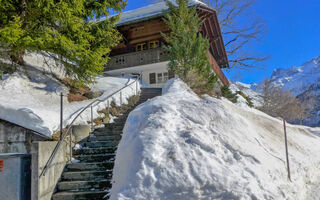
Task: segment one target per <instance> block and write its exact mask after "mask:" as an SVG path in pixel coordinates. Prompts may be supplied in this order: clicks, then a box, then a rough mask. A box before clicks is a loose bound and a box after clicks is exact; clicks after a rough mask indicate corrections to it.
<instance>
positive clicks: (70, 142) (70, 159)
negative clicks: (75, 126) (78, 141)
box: [69, 127, 73, 162]
mask: <svg viewBox="0 0 320 200" xmlns="http://www.w3.org/2000/svg"><path fill="white" fill-rule="evenodd" d="M72 132H73V130H72V127H71V130H70V141H69V145H70V149H69V151H70V158H69V162H72Z"/></svg>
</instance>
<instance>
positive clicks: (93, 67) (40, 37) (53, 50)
mask: <svg viewBox="0 0 320 200" xmlns="http://www.w3.org/2000/svg"><path fill="white" fill-rule="evenodd" d="M125 5H126V0H99V1H96V0H77V1H72V0H67V1H62V0H0V56H4V55H9V56H10V58H11V60H12V61H13V62H15V63H19V64H23V62H22V59H23V54H24V53H25V52H26V51H38V52H45V53H48V54H50V55H53V57H54V58H55V59H56V60H57V61H58V62H62V63H63V64H64V65H65V66H66V68H67V70H68V72H69V73H70V74H73V75H75V76H73V77H75V78H76V79H78V80H81V81H86V82H90V81H92V80H93V79H94V77H95V76H96V75H97V74H98V73H101V72H102V71H103V69H104V65H105V64H106V63H107V61H108V57H107V54H108V53H109V52H110V48H111V47H113V46H115V45H116V44H117V43H118V41H119V40H120V34H119V33H118V32H117V31H116V29H115V25H116V22H117V21H118V20H119V15H117V16H115V17H112V18H109V16H110V14H112V13H120V12H121V10H122V9H124V7H125ZM100 17H105V18H106V19H105V20H103V21H101V22H99V23H94V22H93V21H92V19H94V18H96V19H99V18H100Z"/></svg>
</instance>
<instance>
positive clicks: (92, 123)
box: [91, 106, 93, 131]
mask: <svg viewBox="0 0 320 200" xmlns="http://www.w3.org/2000/svg"><path fill="white" fill-rule="evenodd" d="M91 131H93V111H92V106H91Z"/></svg>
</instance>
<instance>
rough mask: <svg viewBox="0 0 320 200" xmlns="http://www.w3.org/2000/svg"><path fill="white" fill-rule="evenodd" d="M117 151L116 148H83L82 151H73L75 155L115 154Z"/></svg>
mask: <svg viewBox="0 0 320 200" xmlns="http://www.w3.org/2000/svg"><path fill="white" fill-rule="evenodd" d="M116 150H117V148H115V147H106V148H82V149H76V150H73V155H81V154H104V153H114V152H115V151H116Z"/></svg>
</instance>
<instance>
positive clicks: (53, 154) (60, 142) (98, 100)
mask: <svg viewBox="0 0 320 200" xmlns="http://www.w3.org/2000/svg"><path fill="white" fill-rule="evenodd" d="M140 78H141V75H138V76H137V79H136V80H135V81H133V82H132V83H130V84H128V83H129V82H130V79H129V80H128V82H127V83H126V85H125V86H123V87H122V88H120V89H119V90H117V91H115V92H113V93H112V94H110V95H108V96H107V97H105V98H104V99H101V100H100V99H96V100H94V101H92V102H91V103H89V104H88V105H87V106H86V107H84V108H82V110H80V112H79V113H78V114H77V115H76V117H75V118H73V120H72V121H71V123H70V124H69V125H67V127H68V129H67V131H66V132H65V133H64V134H63V135H62V137H61V139H60V141H59V142H58V144H57V145H56V146H55V148H54V150H53V152H52V154H51V155H50V157H49V159H48V161H47V163H46V165H45V166H44V168H43V170H42V172H41V173H40V176H39V178H41V176H45V174H46V172H47V169H48V166H50V165H51V162H52V160H53V158H54V157H55V155H56V153H57V152H58V149H59V147H60V146H61V144H62V142H63V141H64V139H65V137H66V136H67V135H68V133H69V131H70V129H71V127H72V125H73V123H74V122H75V121H76V119H78V117H79V116H80V115H81V114H82V113H83V112H84V111H85V110H86V109H87V108H89V107H90V106H91V109H92V107H93V106H96V105H98V104H99V103H101V102H104V101H106V100H108V99H109V98H110V97H112V96H113V95H115V94H117V93H118V92H121V91H122V90H123V89H125V88H127V87H129V86H131V85H132V84H134V83H136V94H138V88H137V87H138V85H137V84H138V81H139V80H140ZM127 84H128V85H127ZM121 96H122V95H121ZM120 101H122V100H121V97H120ZM97 102H98V103H97ZM94 103H97V104H95V105H93V104H94ZM91 123H92V110H91ZM70 134H71V135H70V153H71V152H72V147H71V144H72V131H71V133H70ZM71 157H72V155H71V154H70V159H71Z"/></svg>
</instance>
